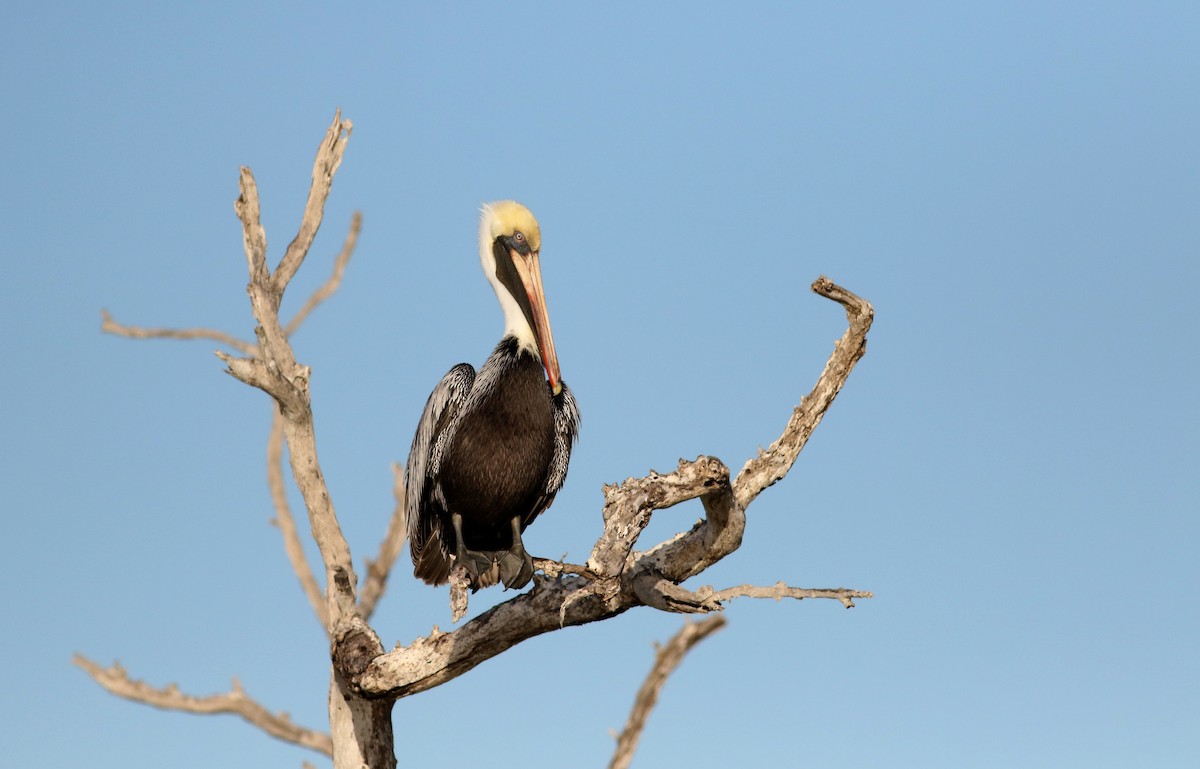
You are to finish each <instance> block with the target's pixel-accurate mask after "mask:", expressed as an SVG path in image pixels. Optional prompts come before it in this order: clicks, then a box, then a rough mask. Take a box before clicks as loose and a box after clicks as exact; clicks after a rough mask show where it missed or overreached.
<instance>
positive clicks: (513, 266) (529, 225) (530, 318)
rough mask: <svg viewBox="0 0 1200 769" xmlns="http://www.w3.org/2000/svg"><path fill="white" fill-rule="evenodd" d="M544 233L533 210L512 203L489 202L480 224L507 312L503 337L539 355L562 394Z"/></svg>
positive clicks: (491, 278) (486, 267)
mask: <svg viewBox="0 0 1200 769" xmlns="http://www.w3.org/2000/svg"><path fill="white" fill-rule="evenodd" d="M541 249H542V231H541V228H539V227H538V223H537V219H534V218H533V214H532V213H531V212H530V211H529V209H528V208H526V207H525V206H523V205H521V204H520V203H517V202H515V201H512V200H502V201H499V202H496V203H487V204H485V205H484V206H483V216H482V217H481V218H480V221H479V261H480V262H481V263H482V265H483V273H484V274H485V275H487V279H488V282H489V283H491V284H492V288H493V289H495V291H496V298H497V299H498V300H499V301H500V307H501V308H502V309H503V310H504V333H505V334H506V335H509V336H513V337H516V339H517V343H518V344H519V345H520V346H521V348H522V349H525V350H527V351H529V352H530V353H531V354H533V355H536V356H537V357H538V359H539V360H541V362H542V366H544V367H545V369H546V379H547V380H549V382H550V389H551V391H552V392H553V393H554V394H555V395H558V394H559V392H561V391H562V372H560V371H559V368H558V355H557V354H556V353H555V352H554V337H552V336H551V335H550V318H549V317H548V316H547V314H546V294H545V292H544V291H543V290H542V271H541V267H540V266H539V262H538V254H539V253H540V251H541Z"/></svg>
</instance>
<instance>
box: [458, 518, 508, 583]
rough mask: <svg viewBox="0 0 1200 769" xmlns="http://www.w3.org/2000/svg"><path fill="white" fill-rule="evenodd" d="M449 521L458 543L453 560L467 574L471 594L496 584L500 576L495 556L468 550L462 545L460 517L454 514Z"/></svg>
mask: <svg viewBox="0 0 1200 769" xmlns="http://www.w3.org/2000/svg"><path fill="white" fill-rule="evenodd" d="M451 521H453V523H454V537H455V539H456V540H457V541H458V548H457V549H456V550H455V552H454V560H455V561H456V562H457V563H459V564H461V565H462V567H463V568H464V569H465V570H466V572H467V576H469V577H470V578H471V592H475V591H476V590H478V589H480V588H481V587H491V586H492V585H494V584H496V582H497V581H498V579H499V576H500V571H499V569H498V567H497V563H496V559H495V557H494V556H495V554H494V553H489V552H485V551H481V550H471V549H469V548H468V547H467V546H466V545H465V544H463V535H462V516H461V515H459V514H458V513H455V514H454V515H453V516H452V517H451ZM506 584H507V583H506Z"/></svg>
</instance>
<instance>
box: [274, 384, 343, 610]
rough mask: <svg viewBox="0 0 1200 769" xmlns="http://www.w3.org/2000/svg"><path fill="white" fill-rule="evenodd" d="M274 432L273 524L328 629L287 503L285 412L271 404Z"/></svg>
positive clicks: (322, 600)
mask: <svg viewBox="0 0 1200 769" xmlns="http://www.w3.org/2000/svg"><path fill="white" fill-rule="evenodd" d="M272 412H273V413H272V416H271V433H270V435H269V436H268V437H267V488H268V489H270V491H271V502H272V503H273V504H274V506H275V519H274V523H275V525H276V526H278V527H279V533H280V534H281V535H282V536H283V549H284V552H285V553H287V558H288V562H289V563H291V565H292V571H294V572H296V578H297V579H299V580H300V588H301V589H302V590H303V591H304V595H305V596H307V597H308V603H309V605H311V606H312V610H313V614H314V615H315V616H316V618H317V621H318V622H319V623H321V628H322V629H324V630H325V632H326V633H328V632H329V612H328V611H327V610H326V608H325V598H324V596H322V595H321V588H320V586H318V585H317V580H316V577H314V576H313V572H312V567H311V566H310V565H309V563H308V556H306V555H305V553H304V543H303V542H301V541H300V532H299V530H298V529H297V528H296V518H295V516H293V515H292V507H291V505H289V504H288V499H287V489H286V487H285V482H284V479H283V415H282V414H280V413H279V408H278V407H277V406H275V405H274V404H272Z"/></svg>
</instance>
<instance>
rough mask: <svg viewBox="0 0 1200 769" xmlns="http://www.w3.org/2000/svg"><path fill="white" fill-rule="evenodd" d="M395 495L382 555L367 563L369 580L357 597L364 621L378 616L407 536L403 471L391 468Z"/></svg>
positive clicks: (396, 465) (380, 549) (381, 548)
mask: <svg viewBox="0 0 1200 769" xmlns="http://www.w3.org/2000/svg"><path fill="white" fill-rule="evenodd" d="M392 475H393V478H394V480H393V486H392V493H393V495H394V496H395V498H396V507H395V509H394V510H392V517H391V520H389V521H388V529H387V534H385V535H384V536H383V541H382V542H380V543H379V555H378V556H377V557H376V558H375V560H373V561H370V560H368V561H367V574H366V580H365V581H364V583H363V586H362V590H360V591H359V593H358V611H359V613H360V614H361V615H362V617H363V619H366V620H369V619H370V618H371V615H372V614H373V613H374V612H375V607H376V605H377V604H378V603H379V599H380V598H381V597H382V596H383V592H384V590H386V589H387V582H388V576H389V575H390V574H391V571H392V566H393V564H395V563H396V558H398V557H399V556H400V551H401V550H402V549H404V537H405V536H406V535H407V533H408V516H407V507H406V505H405V501H404V500H405V497H404V493H405V491H404V469H403V468H401V467H400V465H398V464H393V465H392Z"/></svg>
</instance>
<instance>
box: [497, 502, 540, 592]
mask: <svg viewBox="0 0 1200 769" xmlns="http://www.w3.org/2000/svg"><path fill="white" fill-rule="evenodd" d="M512 532H513V543H512V547H510V548H509V549H508V550H505V551H503V552H501V553H500V554H499V555H500V558H499V560H498V561H497V562H496V563H497V565H498V566H499V567H500V575H499V576H500V581H501V582H503V583H504V587H505V588H513V589H514V590H520V589H521V588H523V587H525V586H526V585H528V584H529V580H531V579H533V558H532V557H531V556H530V555H529V553H528V552H526V551H525V543H523V542H522V541H521V519H520V518H519V517H516V518H513V519H512Z"/></svg>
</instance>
